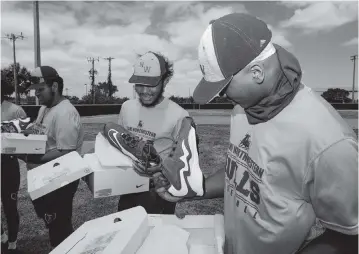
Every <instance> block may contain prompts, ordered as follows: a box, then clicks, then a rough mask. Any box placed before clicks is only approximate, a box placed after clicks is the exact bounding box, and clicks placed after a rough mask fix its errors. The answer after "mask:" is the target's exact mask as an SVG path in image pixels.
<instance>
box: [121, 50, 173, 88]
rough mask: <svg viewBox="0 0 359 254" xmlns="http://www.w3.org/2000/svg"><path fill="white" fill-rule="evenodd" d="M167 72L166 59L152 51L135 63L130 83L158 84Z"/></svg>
mask: <svg viewBox="0 0 359 254" xmlns="http://www.w3.org/2000/svg"><path fill="white" fill-rule="evenodd" d="M165 73H166V67H165V59H164V58H163V57H162V56H160V55H158V54H156V53H153V52H151V51H149V52H147V53H145V54H144V55H142V56H141V57H140V58H138V60H137V61H136V63H135V65H134V73H133V75H132V77H131V78H130V79H129V81H128V82H129V83H134V84H141V85H146V86H152V87H154V86H157V85H158V84H159V82H160V81H161V79H162V77H163V75H164V74H165Z"/></svg>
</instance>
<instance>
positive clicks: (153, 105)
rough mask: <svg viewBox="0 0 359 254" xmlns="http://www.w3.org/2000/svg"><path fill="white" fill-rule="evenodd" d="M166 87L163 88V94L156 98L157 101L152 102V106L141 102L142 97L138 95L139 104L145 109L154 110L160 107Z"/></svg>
mask: <svg viewBox="0 0 359 254" xmlns="http://www.w3.org/2000/svg"><path fill="white" fill-rule="evenodd" d="M164 90H165V89H164V87H163V86H162V88H161V92H160V93H159V94H158V95H157V97H156V99H155V100H154V101H153V102H151V103H150V104H146V103H144V102H143V101H142V100H141V96H140V95H139V94H138V93H137V94H138V97H139V98H138V100H139V102H140V103H141V105H142V106H143V107H146V108H153V107H155V106H156V105H158V104H159V103H160V102H161V101H162V97H163V93H164Z"/></svg>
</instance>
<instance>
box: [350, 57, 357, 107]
mask: <svg viewBox="0 0 359 254" xmlns="http://www.w3.org/2000/svg"><path fill="white" fill-rule="evenodd" d="M357 59H358V55H354V56H351V57H350V60H352V61H353V62H354V69H353V90H352V102H353V103H354V101H355V100H354V98H355V97H354V90H355V62H356V60H357Z"/></svg>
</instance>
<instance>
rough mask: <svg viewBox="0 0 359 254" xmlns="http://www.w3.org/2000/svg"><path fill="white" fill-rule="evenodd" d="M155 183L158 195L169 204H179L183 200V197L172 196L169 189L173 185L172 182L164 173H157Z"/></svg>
mask: <svg viewBox="0 0 359 254" xmlns="http://www.w3.org/2000/svg"><path fill="white" fill-rule="evenodd" d="M152 179H153V183H154V184H155V190H156V192H157V194H158V195H159V196H160V197H161V198H162V199H164V200H166V201H169V202H174V203H177V202H178V201H180V200H182V199H183V197H175V196H172V195H171V194H170V193H169V192H168V191H167V189H168V188H169V186H170V185H171V184H170V182H169V181H168V180H167V179H166V177H164V175H163V174H162V173H155V174H154V175H153V177H152Z"/></svg>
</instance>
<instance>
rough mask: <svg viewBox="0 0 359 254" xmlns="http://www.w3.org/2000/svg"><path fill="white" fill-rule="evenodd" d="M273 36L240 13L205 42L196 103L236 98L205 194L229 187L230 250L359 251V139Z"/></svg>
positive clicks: (211, 30) (233, 253) (216, 25)
mask: <svg viewBox="0 0 359 254" xmlns="http://www.w3.org/2000/svg"><path fill="white" fill-rule="evenodd" d="M271 39H272V33H271V31H270V30H269V29H268V27H267V25H266V24H265V23H264V22H263V21H261V20H259V19H257V18H255V17H253V16H250V15H246V14H238V13H234V14H229V15H226V16H223V17H221V18H219V19H217V20H215V21H214V22H211V24H210V25H209V26H208V28H207V30H206V31H205V32H204V34H203V36H202V38H201V41H200V44H199V47H198V52H199V62H200V67H201V70H202V74H203V79H202V81H201V82H200V83H199V85H198V86H197V88H196V90H195V92H194V99H195V101H196V102H197V103H200V104H204V103H207V102H209V101H210V100H211V99H212V98H213V97H214V96H216V95H217V94H218V93H219V94H221V95H223V94H226V96H227V98H229V99H230V100H232V101H233V102H235V103H236V104H237V106H235V108H234V110H233V112H232V115H231V126H230V146H229V149H228V152H227V154H228V156H227V163H226V167H225V170H224V171H219V172H218V173H217V174H215V175H213V176H212V177H209V178H208V179H207V180H206V183H205V186H206V188H205V190H206V194H205V197H207V198H213V197H218V196H223V194H224V217H225V239H226V241H225V245H224V246H225V247H224V249H225V253H228V254H239V253H241V254H242V253H243V254H254V253H255V254H259V253H266V254H271V253H273V254H274V253H283V254H291V253H320V254H321V253H323V254H324V253H357V252H358V238H357V235H358V143H357V137H356V135H355V133H354V132H353V130H352V129H351V128H350V127H349V126H348V125H347V123H346V122H345V121H344V120H343V119H342V118H341V117H340V115H339V114H338V113H337V112H336V111H335V110H334V108H333V107H332V106H331V105H330V104H328V103H327V102H326V101H324V100H323V99H322V98H321V97H320V96H317V95H316V94H315V92H314V91H312V90H311V89H310V88H309V87H307V86H305V85H304V84H302V83H301V77H302V71H301V68H300V65H299V62H298V60H297V59H296V58H295V57H294V56H293V55H292V54H291V53H289V52H288V51H286V50H285V49H283V48H282V47H280V46H278V45H275V44H272V43H271ZM158 191H159V192H160V195H161V196H162V197H163V198H165V199H167V200H173V201H178V198H174V197H172V196H170V195H169V193H167V192H166V191H165V190H164V189H163V188H162V189H158Z"/></svg>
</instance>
